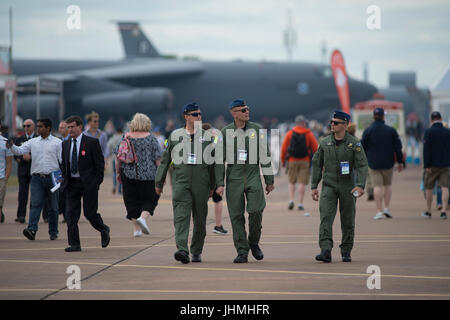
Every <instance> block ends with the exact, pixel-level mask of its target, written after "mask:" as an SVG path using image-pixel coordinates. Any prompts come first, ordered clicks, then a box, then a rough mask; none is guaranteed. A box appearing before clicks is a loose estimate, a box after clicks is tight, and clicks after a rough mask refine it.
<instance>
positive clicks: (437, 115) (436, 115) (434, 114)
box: [431, 111, 442, 120]
mask: <svg viewBox="0 0 450 320" xmlns="http://www.w3.org/2000/svg"><path fill="white" fill-rule="evenodd" d="M431 120H442V117H441V113H440V112H439V111H433V112H432V113H431Z"/></svg>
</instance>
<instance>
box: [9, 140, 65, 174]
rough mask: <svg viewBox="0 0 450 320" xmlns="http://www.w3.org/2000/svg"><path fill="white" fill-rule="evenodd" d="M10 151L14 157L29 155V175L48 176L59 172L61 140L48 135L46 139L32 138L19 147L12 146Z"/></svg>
mask: <svg viewBox="0 0 450 320" xmlns="http://www.w3.org/2000/svg"><path fill="white" fill-rule="evenodd" d="M11 151H12V153H13V154H15V155H16V156H21V155H23V154H25V153H31V157H32V158H33V161H31V170H30V172H31V174H35V173H40V174H50V173H52V172H53V171H57V170H59V164H60V163H61V151H62V146H61V140H59V139H58V138H56V137H55V136H52V135H49V136H48V137H47V138H45V139H43V138H42V137H36V138H32V139H30V140H28V141H26V142H24V143H23V144H22V145H21V146H20V147H19V146H16V145H13V146H12V147H11Z"/></svg>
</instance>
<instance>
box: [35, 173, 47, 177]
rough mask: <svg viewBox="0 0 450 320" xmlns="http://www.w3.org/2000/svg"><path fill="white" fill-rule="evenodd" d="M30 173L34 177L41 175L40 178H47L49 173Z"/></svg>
mask: <svg viewBox="0 0 450 320" xmlns="http://www.w3.org/2000/svg"><path fill="white" fill-rule="evenodd" d="M32 175H33V176H36V177H41V178H47V177H49V176H50V174H44V173H33V174H32Z"/></svg>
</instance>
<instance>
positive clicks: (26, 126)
mask: <svg viewBox="0 0 450 320" xmlns="http://www.w3.org/2000/svg"><path fill="white" fill-rule="evenodd" d="M23 127H24V128H29V127H31V124H24V125H23Z"/></svg>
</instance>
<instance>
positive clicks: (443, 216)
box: [441, 212, 447, 220]
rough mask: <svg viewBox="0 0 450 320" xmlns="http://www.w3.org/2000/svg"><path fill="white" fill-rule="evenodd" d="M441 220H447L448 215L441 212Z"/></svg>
mask: <svg viewBox="0 0 450 320" xmlns="http://www.w3.org/2000/svg"><path fill="white" fill-rule="evenodd" d="M441 219H443V220H445V219H447V213H445V212H441Z"/></svg>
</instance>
